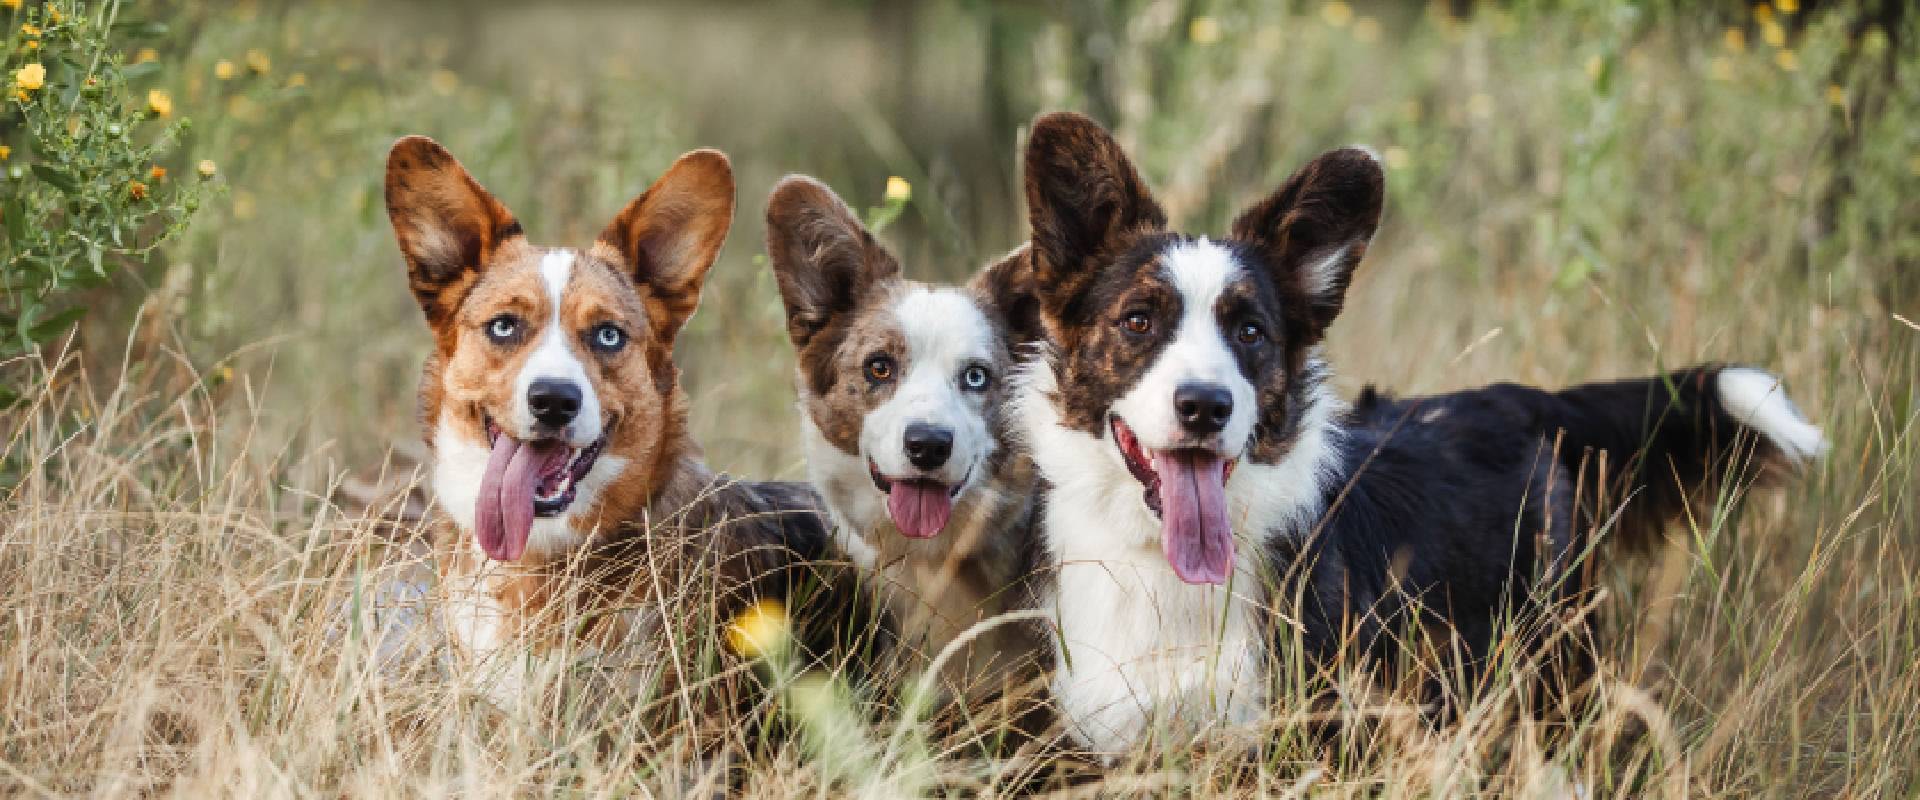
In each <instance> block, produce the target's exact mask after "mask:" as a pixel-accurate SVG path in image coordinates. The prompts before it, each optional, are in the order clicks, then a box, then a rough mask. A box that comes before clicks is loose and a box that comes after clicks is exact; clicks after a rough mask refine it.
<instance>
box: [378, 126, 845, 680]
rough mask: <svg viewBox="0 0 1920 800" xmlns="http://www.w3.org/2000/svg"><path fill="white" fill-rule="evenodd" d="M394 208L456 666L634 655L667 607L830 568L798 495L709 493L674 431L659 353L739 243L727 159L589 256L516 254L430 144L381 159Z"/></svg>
mask: <svg viewBox="0 0 1920 800" xmlns="http://www.w3.org/2000/svg"><path fill="white" fill-rule="evenodd" d="M386 202H387V213H388V215H389V217H390V218H391V220H392V222H393V229H394V234H395V235H396V236H397V237H398V239H399V244H400V250H401V252H402V253H403V254H404V255H405V257H406V262H407V270H408V272H407V274H408V279H409V282H410V283H411V285H412V289H413V293H414V296H415V297H416V298H417V299H418V300H419V303H420V307H421V309H422V310H423V311H424V312H425V314H426V319H427V324H428V327H430V328H431V329H432V332H433V339H434V346H433V351H432V353H431V355H429V356H428V358H427V362H426V366H425V368H424V369H423V370H422V374H421V381H420V415H421V424H422V427H423V428H424V430H425V433H426V440H427V442H428V443H429V445H430V447H431V449H432V457H433V464H432V479H431V483H432V487H433V491H434V494H435V496H436V501H437V505H438V516H439V517H440V523H441V525H442V527H443V529H444V530H443V535H441V536H439V537H438V538H439V541H438V542H437V552H438V560H439V563H440V566H441V571H442V573H443V574H442V585H443V586H444V587H445V590H446V592H447V593H448V598H447V599H448V601H449V602H448V606H447V607H448V611H447V617H448V619H449V622H450V626H451V628H452V630H451V633H452V635H453V639H454V640H455V641H456V642H457V643H458V645H459V646H460V648H459V649H460V650H462V651H463V652H465V653H466V654H468V655H470V656H473V657H476V658H480V659H485V658H486V657H487V656H489V655H491V654H492V653H494V652H495V651H498V650H501V649H503V648H508V647H509V646H514V645H518V647H517V648H516V649H526V650H530V651H532V652H533V653H535V654H538V653H540V652H542V651H544V650H545V649H547V648H548V647H550V646H552V645H553V644H554V643H555V642H557V641H559V640H560V639H562V638H563V637H564V636H568V635H578V636H580V637H581V638H582V639H584V640H585V642H586V643H587V644H588V645H590V646H594V647H599V648H606V647H614V646H625V645H631V644H633V643H635V642H636V641H639V639H640V637H642V636H643V635H644V634H646V633H647V632H649V631H650V630H653V629H656V628H658V626H659V625H660V623H661V620H662V619H663V616H664V615H665V614H666V613H669V612H667V611H666V610H664V609H662V608H661V606H660V603H661V602H662V601H664V600H671V599H673V597H675V596H678V595H680V594H689V593H691V594H701V595H703V596H710V597H714V598H718V599H719V602H720V603H721V604H722V605H723V606H725V605H737V604H738V603H740V602H744V599H745V596H746V595H750V594H753V593H756V592H759V591H761V590H763V589H765V588H766V582H767V581H768V580H769V579H770V578H771V577H773V576H778V575H780V574H781V573H782V571H783V569H785V568H786V567H787V566H788V565H790V564H793V563H794V562H796V561H799V560H810V559H812V558H815V557H817V556H819V555H820V554H821V553H822V548H823V547H824V545H825V534H826V532H825V526H824V519H823V517H822V516H821V514H820V513H819V510H818V501H817V499H816V498H815V496H814V495H813V494H812V493H811V492H810V491H808V490H807V489H806V488H805V487H803V486H799V485H794V484H779V483H744V482H731V481H728V480H726V479H724V478H721V477H718V476H715V475H714V474H713V473H712V472H711V471H710V470H708V469H707V467H706V465H705V464H704V462H703V461H702V459H701V455H700V449H699V447H698V446H697V445H696V444H695V443H694V442H693V441H692V439H691V438H690V437H689V435H688V432H687V395H686V392H685V391H684V390H683V389H682V388H681V386H680V383H679V369H678V367H676V366H675V364H674V360H673V342H674V337H675V336H676V334H678V333H679V331H680V330H681V329H682V327H683V326H684V325H685V324H686V322H687V319H688V318H689V317H690V316H692V314H693V313H694V309H695V307H696V306H697V304H698V302H699V298H700V289H701V285H702V283H703V281H704V279H705V277H706V274H707V270H708V268H709V267H711V266H712V264H713V261H714V257H715V255H716V254H717V253H718V252H719V250H720V246H721V243H722V241H723V240H724V239H725V238H726V235H727V230H728V228H729V226H730V225H731V224H732V218H733V175H732V171H731V168H730V166H729V165H728V162H727V159H726V157H725V156H723V155H721V154H720V153H718V152H715V151H712V150H696V151H694V152H691V153H688V154H686V155H684V156H682V157H681V158H680V159H679V160H678V161H676V162H674V164H673V165H672V166H671V167H669V168H668V169H667V171H666V173H665V174H663V175H661V176H660V178H659V180H658V181H657V182H655V183H654V185H653V186H652V187H651V188H649V189H647V190H646V192H645V193H643V194H641V195H640V196H639V197H637V198H635V199H634V200H633V201H632V202H631V203H629V204H628V205H627V206H626V208H624V209H623V210H621V211H620V213H619V214H618V215H617V216H615V217H614V220H613V222H612V223H611V224H609V225H608V226H607V227H606V229H605V230H604V232H602V233H601V234H600V236H599V238H598V240H597V241H595V242H593V243H592V244H591V245H589V246H588V247H585V248H564V247H541V246H536V245H534V244H532V243H531V242H529V241H528V240H527V238H526V236H525V235H524V234H523V233H522V231H521V228H520V224H519V223H518V222H517V221H516V220H515V219H514V217H513V215H512V214H511V213H509V212H508V211H507V209H506V207H505V206H504V205H502V204H501V203H500V201H498V200H496V199H494V197H493V196H492V195H491V194H488V193H487V191H486V190H485V189H483V188H481V186H480V184H479V183H478V182H476V181H475V180H474V179H473V177H472V176H470V175H469V174H468V173H467V171H466V170H465V169H463V168H462V167H461V166H460V164H459V162H457V161H455V160H454V158H453V156H452V155H450V154H449V153H448V152H447V151H446V150H445V149H443V148H442V147H441V146H440V145H438V144H436V143H434V142H433V141H432V140H430V139H427V138H424V137H418V136H415V137H408V138H405V139H401V140H400V141H399V142H398V143H396V144H395V145H394V146H393V150H392V152H391V154H390V155H389V157H388V161H387V175H386ZM689 587H697V588H698V589H699V591H697V592H696V591H693V590H691V589H689ZM672 613H674V614H675V615H674V616H673V617H671V618H672V619H675V620H685V619H687V617H686V616H685V615H684V609H682V610H679V611H675V612H672ZM720 613H723V614H724V613H725V612H724V609H722V610H721V612H720ZM506 661H511V662H516V663H517V662H518V661H519V659H517V658H516V659H510V660H506ZM517 685H518V679H517V678H515V677H513V676H506V677H504V678H501V679H499V680H495V681H491V682H490V683H489V686H490V687H491V689H492V691H493V693H494V695H495V696H496V697H497V698H502V699H505V698H506V696H510V695H511V693H512V692H513V690H514V689H515V688H516V686H517Z"/></svg>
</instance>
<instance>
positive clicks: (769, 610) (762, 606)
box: [727, 600, 791, 658]
mask: <svg viewBox="0 0 1920 800" xmlns="http://www.w3.org/2000/svg"><path fill="white" fill-rule="evenodd" d="M790 626H791V623H790V622H789V621H788V619H787V609H786V607H785V606H782V605H780V603H779V601H777V600H762V601H760V602H758V603H754V604H753V605H751V606H748V607H747V610H745V611H742V612H740V616H737V617H734V618H733V624H731V625H728V626H727V644H728V645H729V646H731V647H732V648H733V651H734V652H736V653H739V654H740V655H743V656H746V657H748V658H757V657H759V656H763V655H769V654H774V653H778V652H780V651H781V650H783V649H785V647H786V645H787V636H788V634H789V632H790Z"/></svg>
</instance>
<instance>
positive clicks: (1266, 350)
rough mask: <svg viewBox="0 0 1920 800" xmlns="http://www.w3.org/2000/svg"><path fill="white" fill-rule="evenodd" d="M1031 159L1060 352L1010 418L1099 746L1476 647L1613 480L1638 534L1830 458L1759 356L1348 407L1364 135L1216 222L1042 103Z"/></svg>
mask: <svg viewBox="0 0 1920 800" xmlns="http://www.w3.org/2000/svg"><path fill="white" fill-rule="evenodd" d="M1025 173H1026V174H1025V184H1026V193H1027V201H1028V206H1029V214H1030V223H1031V226H1032V241H1031V247H1032V258H1033V268H1034V270H1035V280H1034V284H1033V285H1034V286H1035V291H1036V292H1037V296H1038V300H1039V318H1040V323H1041V327H1042V328H1043V329H1044V331H1045V334H1046V338H1047V340H1048V343H1049V346H1048V349H1047V351H1046V352H1045V353H1044V356H1043V357H1042V358H1040V359H1039V360H1038V361H1036V362H1035V363H1033V364H1031V365H1030V366H1029V370H1030V371H1028V372H1026V373H1024V374H1023V376H1022V385H1021V389H1020V392H1019V396H1018V398H1017V400H1016V409H1017V413H1016V414H1015V416H1016V418H1017V419H1019V420H1020V421H1021V423H1022V424H1023V425H1024V429H1025V436H1026V440H1027V443H1028V445H1029V447H1030V451H1031V453H1032V457H1033V460H1034V463H1035V464H1036V466H1037V467H1038V468H1039V470H1040V472H1041V474H1042V476H1043V477H1044V498H1043V506H1044V511H1043V515H1042V519H1041V537H1040V541H1041V544H1042V546H1043V547H1044V549H1045V561H1046V564H1045V565H1044V569H1043V574H1044V575H1045V576H1046V577H1045V578H1044V579H1042V580H1041V583H1042V584H1043V586H1042V589H1041V592H1040V594H1041V603H1042V607H1043V608H1045V609H1047V610H1048V611H1050V612H1051V613H1052V614H1053V615H1054V617H1055V619H1056V621H1057V622H1058V624H1059V626H1060V639H1059V643H1060V648H1059V652H1058V653H1057V657H1056V659H1055V669H1056V672H1055V676H1054V678H1053V682H1052V687H1053V691H1054V695H1055V701H1056V705H1057V707H1058V710H1059V711H1060V713H1061V714H1062V715H1063V716H1064V717H1065V719H1066V721H1067V723H1068V727H1069V731H1070V732H1071V734H1072V735H1073V736H1074V737H1075V738H1076V739H1078V740H1079V742H1080V743H1081V744H1082V745H1085V746H1087V747H1089V748H1091V749H1094V750H1097V751H1102V752H1107V753H1117V752H1120V751H1124V750H1126V749H1128V748H1130V747H1132V746H1134V745H1136V744H1137V743H1139V742H1140V741H1141V740H1142V739H1144V738H1146V737H1148V736H1149V735H1150V734H1151V733H1152V732H1154V731H1160V730H1170V731H1184V732H1187V733H1191V732H1193V730H1194V729H1196V728H1201V727H1205V726H1207V725H1209V724H1218V723H1229V724H1230V723H1233V722H1236V721H1243V720H1247V719H1250V718H1252V717H1255V716H1256V715H1259V714H1261V713H1263V712H1264V711H1265V706H1266V703H1267V702H1268V699H1269V698H1268V691H1269V679H1270V678H1271V677H1272V676H1270V675H1268V674H1266V671H1267V669H1268V665H1269V664H1270V663H1272V662H1271V661H1270V660H1269V659H1270V657H1271V656H1272V655H1273V654H1274V653H1275V652H1277V649H1278V648H1284V647H1289V646H1294V645H1295V643H1299V645H1301V646H1303V648H1304V650H1305V653H1304V655H1305V656H1306V657H1307V658H1308V659H1309V660H1310V662H1314V663H1319V664H1321V665H1326V664H1329V663H1331V662H1332V661H1333V660H1334V659H1336V658H1339V657H1341V656H1343V655H1348V654H1358V655H1359V656H1360V657H1362V658H1367V657H1372V658H1376V659H1380V658H1390V657H1391V656H1393V655H1394V653H1393V651H1392V649H1391V648H1392V647H1393V646H1394V645H1395V643H1396V640H1395V639H1394V634H1395V633H1396V632H1398V631H1399V630H1400V629H1401V628H1404V627H1405V626H1407V625H1408V624H1409V623H1411V624H1415V625H1419V626H1421V627H1423V628H1425V629H1428V630H1437V631H1441V632H1444V633H1445V634H1446V636H1445V637H1443V641H1447V640H1450V641H1452V642H1454V643H1455V645H1456V646H1457V647H1458V648H1460V650H1461V651H1463V652H1464V653H1465V655H1466V661H1467V662H1468V663H1475V662H1477V661H1479V660H1480V659H1481V658H1483V657H1485V656H1486V655H1488V649H1489V647H1490V645H1491V644H1492V640H1493V638H1494V637H1495V636H1496V635H1497V634H1496V621H1497V620H1498V619H1500V618H1501V615H1503V614H1506V613H1508V612H1511V611H1516V610H1519V609H1518V608H1517V607H1516V606H1517V604H1519V603H1522V602H1525V601H1526V600H1527V599H1528V598H1530V597H1535V596H1537V593H1536V592H1535V590H1536V589H1537V588H1538V589H1542V590H1545V589H1546V588H1547V587H1548V586H1549V585H1550V584H1553V583H1554V582H1555V581H1558V582H1559V584H1557V585H1563V586H1564V585H1568V584H1574V583H1577V581H1576V580H1574V579H1573V578H1571V577H1569V576H1567V575H1566V574H1565V573H1566V569H1567V566H1568V564H1569V561H1570V560H1571V559H1573V558H1574V557H1575V556H1576V555H1578V554H1580V553H1583V552H1584V548H1585V546H1586V541H1584V540H1583V536H1586V535H1588V534H1587V532H1588V531H1591V530H1593V529H1595V528H1596V527H1599V525H1598V524H1597V523H1598V522H1601V521H1606V520H1610V519H1614V517H1613V512H1614V511H1615V510H1617V509H1615V508H1613V507H1602V506H1601V505H1600V504H1599V503H1595V502H1583V501H1577V500H1576V498H1592V497H1594V496H1595V495H1598V494H1602V493H1601V492H1597V491H1595V487H1596V486H1599V485H1604V486H1608V487H1613V489H1614V492H1613V494H1612V497H1614V498H1616V499H1621V502H1622V503H1623V504H1624V514H1623V515H1621V516H1620V517H1618V519H1617V522H1615V523H1614V525H1613V528H1612V531H1611V534H1610V535H1611V536H1612V538H1615V539H1623V540H1627V541H1628V542H1633V541H1646V540H1648V539H1650V538H1651V537H1653V536H1656V535H1658V534H1659V533H1660V529H1661V528H1662V527H1663V526H1664V525H1666V524H1668V523H1669V522H1671V521H1673V520H1674V519H1675V518H1676V517H1678V516H1679V515H1681V514H1683V513H1685V512H1686V511H1687V509H1688V507H1689V505H1690V504H1694V503H1700V502H1703V501H1710V500H1712V499H1713V498H1714V497H1715V496H1716V495H1718V494H1720V493H1723V492H1732V491H1735V490H1737V489H1738V488H1740V487H1741V486H1743V485H1744V483H1745V482H1747V481H1748V480H1749V479H1750V478H1752V477H1755V476H1757V475H1758V474H1759V473H1758V471H1759V470H1760V469H1761V468H1765V467H1775V466H1790V465H1797V464H1799V463H1801V462H1803V461H1805V460H1807V459H1810V458H1812V457H1814V456H1817V455H1818V454H1820V453H1821V452H1822V451H1823V449H1824V448H1825V446H1826V445H1825V442H1824V440H1823V439H1822V437H1821V434H1820V431H1819V430H1818V429H1817V428H1815V427H1813V426H1812V425H1810V424H1809V423H1807V422H1806V421H1805V420H1804V419H1803V418H1802V417H1801V416H1800V414H1799V413H1798V412H1797V411H1796V410H1795V408H1794V407H1793V405H1792V404H1791V403H1790V402H1789V401H1788V400H1787V398H1786V396H1785V395H1784V394H1783V393H1782V392H1781V389H1780V386H1779V381H1778V380H1777V379H1775V378H1774V377H1772V376H1770V375H1768V374H1766V373H1764V372H1760V371H1758V370H1754V369H1748V368H1743V367H1720V366H1702V367H1696V368H1692V369H1687V370H1681V371H1679V372H1676V373H1673V374H1671V375H1667V376H1661V377H1655V378H1645V379H1638V380H1627V381H1620V382H1615V383H1605V384H1591V385H1585V386H1577V387H1574V388H1571V389H1567V390H1564V391H1558V392H1554V391H1543V390H1539V389H1533V388H1528V387H1522V386H1513V385H1503V386H1494V387H1489V388H1485V389H1478V390H1471V391H1462V392H1457V393H1453V394H1446V395H1439V396H1434V397H1424V398H1405V399H1392V398H1387V397H1384V396H1381V395H1378V394H1375V393H1373V392H1371V391H1369V392H1368V393H1367V395H1366V396H1364V397H1363V398H1362V400H1361V402H1360V403H1359V404H1358V405H1356V406H1355V407H1352V408H1349V407H1347V406H1345V405H1344V404H1343V403H1342V402H1341V401H1340V400H1339V399H1338V398H1336V397H1335V395H1334V394H1333V393H1332V391H1331V390H1329V388H1328V387H1327V381H1328V375H1329V371H1328V367H1327V365H1326V363H1325V362H1324V361H1323V360H1322V358H1321V354H1320V349H1319V344H1320V342H1321V340H1322V338H1323V337H1324V336H1325V334H1326V331H1327V327H1328V325H1329V324H1330V323H1331V322H1332V321H1333V320H1334V318H1335V317H1336V316H1337V315H1338V314H1339V312H1340V308H1341V304H1342V301H1343V298H1344V296H1345V294H1346V290H1347V286H1348V282H1349V281H1350V280H1351V278H1352V275H1353V272H1354V268H1355V267H1356V266H1357V265H1359V263H1360V261H1361V259H1362V257H1363V256H1364V255H1365V254H1366V251H1367V246H1368V243H1369V241H1370V240H1371V238H1372V236H1373V232H1374V229H1375V227H1376V225H1377V223H1378V221H1379V218H1380V211H1381V205H1382V201H1383V183H1384V176H1383V173H1382V170H1381V168H1380V166H1379V164H1378V162H1377V161H1376V160H1375V158H1374V157H1373V155H1372V154H1371V153H1369V152H1367V151H1365V150H1361V149H1344V150H1335V151H1333V152H1330V153H1327V154H1325V155H1322V156H1320V157H1318V158H1316V159H1314V160H1313V161H1311V162H1309V163H1308V164H1307V165H1306V166H1305V167H1303V168H1301V169H1300V170H1299V171H1298V172H1296V173H1295V174H1294V175H1293V176H1292V177H1291V178H1289V179H1287V181H1286V182H1285V183H1284V184H1282V185H1281V186H1280V187H1279V188H1278V189H1277V190H1276V191H1275V192H1274V193H1273V194H1271V195H1269V196H1268V197H1266V198H1264V199H1262V200H1260V201H1258V202H1256V203H1254V204H1253V205H1252V206H1251V207H1249V208H1248V209H1246V211H1245V212H1244V213H1242V214H1241V215H1240V216H1239V217H1238V219H1236V220H1235V222H1234V224H1233V227H1232V230H1231V233H1229V234H1228V235H1226V236H1223V237H1218V238H1214V237H1208V236H1198V235H1190V234H1185V233H1179V232H1176V231H1173V230H1170V229H1169V228H1168V226H1167V221H1166V217H1165V215H1164V213H1162V211H1161V209H1160V207H1159V206H1158V205H1157V204H1156V203H1155V202H1154V199H1153V197H1152V195H1151V194H1150V193H1149V192H1148V190H1147V187H1146V186H1145V184H1144V183H1143V182H1142V181H1141V179H1140V176H1139V174H1138V173H1137V172H1136V171H1135V169H1134V167H1133V165H1132V164H1131V163H1130V162H1129V160H1128V158H1127V156H1126V155H1125V154H1124V153H1123V152H1122V151H1121V149H1120V147H1119V145H1118V144H1116V143H1115V141H1114V140H1113V139H1112V138H1111V137H1110V136H1109V135H1108V134H1107V133H1106V132H1105V131H1104V130H1102V129H1101V128H1100V127H1099V126H1098V125H1096V124H1095V123H1093V122H1092V121H1090V120H1088V119H1086V118H1085V117H1081V116H1078V115H1074V114H1052V115H1047V116H1043V117H1041V118H1040V119H1039V120H1037V121H1036V122H1035V124H1034V127H1033V130H1032V133H1031V137H1030V139H1029V143H1028V147H1027V151H1026V157H1025ZM1601 466H1605V467H1608V468H1609V469H1608V470H1607V472H1608V474H1607V475H1605V476H1604V480H1602V479H1601V476H1596V475H1595V472H1596V470H1597V469H1598V468H1599V467H1601ZM1582 481H1584V482H1585V486H1584V487H1583V486H1582V485H1581V482H1582ZM1296 606H1297V607H1296Z"/></svg>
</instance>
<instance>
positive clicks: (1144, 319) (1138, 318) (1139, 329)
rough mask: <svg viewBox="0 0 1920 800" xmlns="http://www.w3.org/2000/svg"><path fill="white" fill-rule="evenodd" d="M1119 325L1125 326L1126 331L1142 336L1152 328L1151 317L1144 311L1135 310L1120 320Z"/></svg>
mask: <svg viewBox="0 0 1920 800" xmlns="http://www.w3.org/2000/svg"><path fill="white" fill-rule="evenodd" d="M1120 326H1121V327H1123V328H1126V330H1127V332H1128V333H1131V334H1133V335H1135V336H1144V335H1146V334H1147V333H1148V332H1150V331H1152V330H1153V318H1152V317H1149V316H1147V315H1146V312H1143V311H1135V312H1133V313H1131V314H1128V315H1127V318H1126V319H1124V320H1121V322H1120Z"/></svg>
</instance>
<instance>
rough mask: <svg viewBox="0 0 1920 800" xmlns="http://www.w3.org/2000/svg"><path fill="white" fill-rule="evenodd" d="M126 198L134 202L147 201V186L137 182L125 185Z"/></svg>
mask: <svg viewBox="0 0 1920 800" xmlns="http://www.w3.org/2000/svg"><path fill="white" fill-rule="evenodd" d="M127 196H128V197H131V198H133V199H135V200H145V199H147V185H146V184H144V183H141V182H139V181H133V182H132V183H129V184H127Z"/></svg>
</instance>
